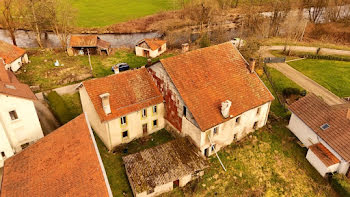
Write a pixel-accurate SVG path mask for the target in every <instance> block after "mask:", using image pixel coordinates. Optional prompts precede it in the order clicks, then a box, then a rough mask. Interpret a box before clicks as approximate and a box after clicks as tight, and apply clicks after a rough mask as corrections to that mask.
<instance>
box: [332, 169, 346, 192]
mask: <svg viewBox="0 0 350 197" xmlns="http://www.w3.org/2000/svg"><path fill="white" fill-rule="evenodd" d="M331 184H332V186H333V188H334V190H335V191H337V192H338V194H339V195H340V196H350V180H349V178H347V177H346V176H345V175H342V174H336V175H333V177H332V180H331Z"/></svg>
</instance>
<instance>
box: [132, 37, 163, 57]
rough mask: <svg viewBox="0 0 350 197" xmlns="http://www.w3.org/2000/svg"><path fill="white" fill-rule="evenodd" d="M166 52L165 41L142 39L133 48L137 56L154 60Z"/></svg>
mask: <svg viewBox="0 0 350 197" xmlns="http://www.w3.org/2000/svg"><path fill="white" fill-rule="evenodd" d="M165 51H166V41H165V40H159V39H147V38H145V39H143V40H140V41H139V42H138V43H137V44H136V46H135V53H136V55H137V56H143V57H152V58H155V57H157V56H159V55H160V54H162V53H164V52H165Z"/></svg>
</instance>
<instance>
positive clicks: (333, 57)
mask: <svg viewBox="0 0 350 197" xmlns="http://www.w3.org/2000/svg"><path fill="white" fill-rule="evenodd" d="M299 57H302V58H307V59H322V60H336V61H344V62H350V57H349V58H348V57H339V56H333V55H314V54H302V55H299Z"/></svg>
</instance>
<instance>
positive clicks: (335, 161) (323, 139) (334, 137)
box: [288, 94, 350, 177]
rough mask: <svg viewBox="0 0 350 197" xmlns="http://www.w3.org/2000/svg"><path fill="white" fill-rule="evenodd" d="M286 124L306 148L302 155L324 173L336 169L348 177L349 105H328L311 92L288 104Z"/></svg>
mask: <svg viewBox="0 0 350 197" xmlns="http://www.w3.org/2000/svg"><path fill="white" fill-rule="evenodd" d="M289 110H290V111H291V112H292V115H291V118H290V121H289V125H288V128H289V129H290V130H291V131H292V132H293V133H294V134H295V136H296V137H297V138H298V139H299V140H300V141H301V142H302V143H303V145H305V146H306V147H307V148H308V152H307V155H306V159H307V160H308V161H309V162H310V163H311V165H313V166H314V167H315V168H316V170H317V171H318V172H319V173H320V174H321V175H322V176H326V175H327V174H328V173H331V174H332V173H340V174H345V175H347V176H348V177H349V161H350V105H349V104H341V105H333V106H330V105H328V104H327V103H325V102H324V101H323V100H322V99H321V98H319V97H317V96H316V95H314V94H309V95H307V96H305V97H304V98H302V99H300V100H298V101H296V102H294V103H293V104H292V105H291V106H289Z"/></svg>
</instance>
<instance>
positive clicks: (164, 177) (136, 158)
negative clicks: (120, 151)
mask: <svg viewBox="0 0 350 197" xmlns="http://www.w3.org/2000/svg"><path fill="white" fill-rule="evenodd" d="M184 153H186V154H184ZM123 161H124V164H125V170H126V173H127V175H128V178H129V182H130V185H131V186H132V188H133V189H134V190H136V193H140V192H143V191H148V190H150V189H152V188H155V187H156V186H160V185H163V184H166V183H169V182H173V181H175V180H177V179H179V178H181V177H183V176H186V175H189V174H193V173H194V172H196V171H199V170H203V169H205V168H206V167H208V166H209V165H208V162H207V161H206V160H205V159H204V158H202V157H201V156H200V155H199V153H198V150H197V148H196V147H195V146H194V145H193V144H192V143H191V142H190V140H189V139H188V138H187V137H186V138H178V139H176V140H174V141H171V142H168V143H166V144H162V145H159V146H156V147H154V148H150V149H146V150H144V151H141V152H138V153H135V154H132V155H128V156H125V157H123Z"/></svg>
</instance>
